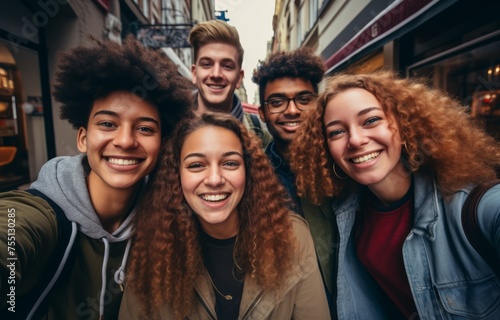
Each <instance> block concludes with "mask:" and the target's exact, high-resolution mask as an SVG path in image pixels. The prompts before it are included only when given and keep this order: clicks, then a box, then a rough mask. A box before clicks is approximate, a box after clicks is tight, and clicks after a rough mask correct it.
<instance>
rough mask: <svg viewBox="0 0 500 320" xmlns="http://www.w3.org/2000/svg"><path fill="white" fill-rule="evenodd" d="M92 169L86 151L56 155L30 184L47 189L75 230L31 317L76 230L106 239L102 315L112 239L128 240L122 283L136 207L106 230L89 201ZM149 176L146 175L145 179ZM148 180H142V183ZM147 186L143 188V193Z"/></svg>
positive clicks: (117, 279)
mask: <svg viewBox="0 0 500 320" xmlns="http://www.w3.org/2000/svg"><path fill="white" fill-rule="evenodd" d="M89 173H90V167H89V164H88V161H87V157H86V155H83V154H81V155H77V156H74V157H57V158H54V159H51V160H50V161H48V162H47V163H46V164H45V165H44V166H43V167H42V169H41V170H40V172H39V175H38V179H37V180H36V181H35V182H34V183H33V184H32V185H31V186H30V188H31V189H36V190H38V191H40V192H42V193H44V194H45V195H46V196H47V197H49V198H50V199H51V200H52V201H54V202H55V203H56V204H57V205H58V206H59V207H61V209H62V210H63V211H64V213H65V215H66V217H67V218H68V220H70V221H71V223H72V227H73V232H72V233H73V234H72V237H71V240H70V243H69V244H68V248H67V250H66V254H65V256H64V257H63V259H62V261H61V265H60V266H59V268H58V270H57V271H56V274H55V276H54V278H53V280H52V281H51V283H50V284H49V286H48V287H47V288H46V289H45V291H44V293H43V294H42V295H41V297H39V299H38V301H37V303H36V304H35V306H34V307H33V310H32V311H31V313H30V315H29V316H28V319H30V318H31V316H32V315H33V314H34V313H35V311H36V309H37V308H38V306H39V305H40V303H41V302H42V301H43V299H44V298H45V297H46V296H47V294H48V293H49V292H50V290H51V288H52V286H53V285H54V283H55V281H56V280H57V278H58V277H59V275H60V273H61V271H62V268H63V267H64V264H65V263H66V260H67V257H68V256H69V252H70V251H71V247H72V246H73V244H74V239H75V237H76V233H77V231H79V232H82V233H83V234H85V235H87V236H88V237H90V238H92V239H96V240H100V241H102V242H103V243H104V257H103V264H102V279H101V281H102V287H101V294H100V301H99V315H100V316H101V317H102V316H103V314H104V299H105V292H106V283H107V279H106V268H107V263H108V258H109V243H110V242H121V241H128V242H127V247H126V249H125V252H124V255H123V259H122V263H121V266H120V268H119V269H118V270H117V271H116V273H115V275H114V279H115V282H116V283H117V284H119V285H120V286H121V285H122V283H123V282H124V278H125V276H124V273H125V265H126V262H127V257H128V253H129V250H130V245H131V241H130V240H131V237H132V234H133V231H134V225H133V223H132V222H133V220H134V216H135V214H136V212H135V209H133V210H132V211H131V212H130V213H129V214H128V216H127V217H126V218H125V220H124V221H123V222H122V224H121V225H120V227H119V228H118V229H117V230H115V231H114V232H113V233H112V234H110V233H108V232H107V231H106V230H104V228H103V226H102V224H101V222H100V220H99V218H98V216H97V214H96V212H95V210H94V207H93V205H92V202H91V201H90V197H89V192H88V189H87V184H86V180H85V178H86V177H87V176H88V174H89ZM146 179H147V178H145V179H144V181H146ZM144 185H145V183H144V184H143V186H144ZM143 191H144V190H141V191H140V193H142V192H143Z"/></svg>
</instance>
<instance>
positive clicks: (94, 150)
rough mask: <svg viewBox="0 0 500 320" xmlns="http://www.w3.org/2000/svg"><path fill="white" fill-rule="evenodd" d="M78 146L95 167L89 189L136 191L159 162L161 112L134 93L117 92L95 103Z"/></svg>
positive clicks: (81, 131)
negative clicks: (140, 182) (138, 184)
mask: <svg viewBox="0 0 500 320" xmlns="http://www.w3.org/2000/svg"><path fill="white" fill-rule="evenodd" d="M77 144H78V150H80V152H83V153H86V154H87V158H88V162H89V165H90V168H91V172H90V174H89V176H88V182H87V183H88V187H89V189H94V188H96V189H99V190H102V191H104V192H105V191H106V190H110V188H111V189H128V190H130V189H134V188H135V187H136V185H137V183H138V182H139V181H141V180H142V178H144V177H145V176H146V175H148V174H149V173H150V172H151V171H152V170H153V169H154V167H155V166H156V163H157V160H158V152H159V150H160V144H161V127H160V115H159V113H158V109H157V108H156V107H155V106H154V105H152V104H151V103H149V102H147V101H144V100H142V99H141V98H139V97H138V96H136V95H134V94H132V93H130V92H125V91H117V92H113V93H111V94H109V95H108V96H106V97H104V98H102V99H99V100H96V101H95V103H94V106H93V108H92V111H91V112H90V117H89V121H88V125H87V129H85V128H80V129H79V130H78V136H77Z"/></svg>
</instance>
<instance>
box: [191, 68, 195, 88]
mask: <svg viewBox="0 0 500 320" xmlns="http://www.w3.org/2000/svg"><path fill="white" fill-rule="evenodd" d="M191 82H192V83H193V84H194V85H196V65H194V64H192V65H191Z"/></svg>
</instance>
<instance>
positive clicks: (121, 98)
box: [90, 91, 160, 121]
mask: <svg viewBox="0 0 500 320" xmlns="http://www.w3.org/2000/svg"><path fill="white" fill-rule="evenodd" d="M102 110H108V111H111V112H113V113H114V114H116V115H117V116H119V117H125V116H129V115H136V114H141V115H143V116H147V117H150V118H154V119H157V120H158V121H159V118H160V112H159V110H158V108H157V107H156V106H155V105H154V104H152V103H151V102H149V101H147V100H144V99H142V98H141V97H139V96H137V95H135V94H133V93H131V92H128V91H114V92H111V93H110V94H108V95H107V96H105V97H102V98H100V99H97V100H96V101H94V104H93V105H92V109H91V110H90V116H92V115H94V114H95V113H96V112H98V111H102Z"/></svg>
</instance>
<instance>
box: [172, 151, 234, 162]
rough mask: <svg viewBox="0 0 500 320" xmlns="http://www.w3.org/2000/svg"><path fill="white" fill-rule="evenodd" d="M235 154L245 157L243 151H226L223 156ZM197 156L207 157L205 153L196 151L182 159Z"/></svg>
mask: <svg viewBox="0 0 500 320" xmlns="http://www.w3.org/2000/svg"><path fill="white" fill-rule="evenodd" d="M233 155H237V156H239V157H241V158H242V159H243V155H242V154H241V153H239V152H238V151H228V152H224V153H223V154H222V157H223V158H226V157H229V156H233ZM195 157H197V158H206V157H207V156H206V154H204V153H199V152H194V153H190V154H188V155H186V156H185V157H184V159H182V160H183V161H185V160H186V159H188V158H195Z"/></svg>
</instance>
